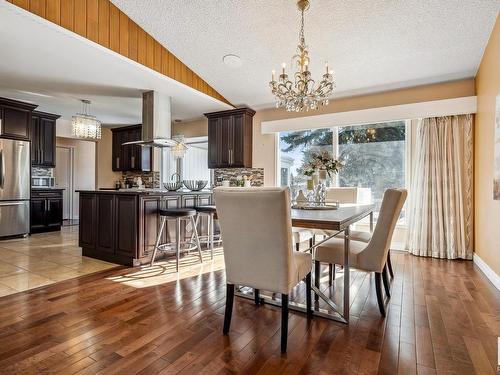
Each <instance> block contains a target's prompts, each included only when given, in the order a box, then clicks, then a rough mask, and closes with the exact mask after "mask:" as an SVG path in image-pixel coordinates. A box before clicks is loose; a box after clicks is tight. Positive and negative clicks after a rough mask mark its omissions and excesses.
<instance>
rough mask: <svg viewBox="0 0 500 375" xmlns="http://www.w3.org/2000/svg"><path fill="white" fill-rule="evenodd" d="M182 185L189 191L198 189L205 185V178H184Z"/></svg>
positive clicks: (206, 182)
mask: <svg viewBox="0 0 500 375" xmlns="http://www.w3.org/2000/svg"><path fill="white" fill-rule="evenodd" d="M183 183H184V186H185V187H186V188H187V189H189V190H191V191H198V190H201V189H203V188H204V187H205V186H207V184H208V181H207V180H184V181H183Z"/></svg>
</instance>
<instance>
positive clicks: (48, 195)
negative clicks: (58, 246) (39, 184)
mask: <svg viewBox="0 0 500 375" xmlns="http://www.w3.org/2000/svg"><path fill="white" fill-rule="evenodd" d="M30 201H31V210H30V211H31V213H30V227H31V233H37V232H49V231H54V230H60V229H61V225H62V221H63V195H62V189H36V190H32V191H31V200H30Z"/></svg>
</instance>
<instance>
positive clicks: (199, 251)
mask: <svg viewBox="0 0 500 375" xmlns="http://www.w3.org/2000/svg"><path fill="white" fill-rule="evenodd" d="M190 220H191V224H192V225H193V232H194V239H195V241H196V246H197V247H198V256H199V257H200V263H203V256H202V255H201V245H200V238H199V237H198V229H197V228H196V223H195V221H194V218H193V217H192V216H191V217H190Z"/></svg>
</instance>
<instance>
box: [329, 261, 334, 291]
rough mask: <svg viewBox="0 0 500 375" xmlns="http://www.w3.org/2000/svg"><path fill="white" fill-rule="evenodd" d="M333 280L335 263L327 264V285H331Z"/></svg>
mask: <svg viewBox="0 0 500 375" xmlns="http://www.w3.org/2000/svg"><path fill="white" fill-rule="evenodd" d="M333 280H335V264H329V265H328V286H332V285H333Z"/></svg>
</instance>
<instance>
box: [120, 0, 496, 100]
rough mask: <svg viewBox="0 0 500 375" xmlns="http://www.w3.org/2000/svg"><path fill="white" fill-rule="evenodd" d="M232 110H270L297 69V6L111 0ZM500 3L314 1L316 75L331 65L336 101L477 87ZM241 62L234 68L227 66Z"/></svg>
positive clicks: (255, 0) (311, 39) (290, 1)
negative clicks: (424, 87)
mask: <svg viewBox="0 0 500 375" xmlns="http://www.w3.org/2000/svg"><path fill="white" fill-rule="evenodd" d="M112 2H113V3H114V4H115V5H116V6H117V7H118V8H120V9H121V10H122V11H123V12H124V13H126V14H127V15H128V16H129V17H131V18H132V19H133V20H134V21H135V22H136V23H137V24H139V25H140V26H141V27H143V28H144V29H145V30H146V31H147V32H148V33H150V34H151V35H152V36H153V37H155V38H156V39H157V40H158V41H159V42H160V43H161V44H163V45H164V46H166V47H167V48H168V49H169V50H170V51H171V52H172V53H174V54H175V55H176V56H177V57H178V58H179V59H180V60H182V61H183V62H184V63H185V64H186V65H188V66H189V67H190V68H191V69H192V70H194V71H195V72H197V73H198V74H199V75H200V76H201V77H203V79H205V80H206V81H207V82H208V83H209V84H210V85H212V86H213V87H214V88H215V89H216V90H217V91H219V92H220V93H221V94H222V95H223V96H224V97H225V98H226V99H228V100H229V101H230V102H231V103H233V104H247V105H250V106H253V107H255V108H259V107H268V106H272V102H273V97H272V95H271V94H270V92H269V89H268V82H269V80H270V78H271V70H272V69H277V70H278V69H279V66H280V64H281V62H286V63H287V64H290V58H291V56H292V55H293V54H294V53H295V47H296V44H297V37H298V28H299V13H298V11H297V8H296V2H295V1H294V0H273V1H269V0H252V1H237V0H218V1H207V0H190V1H185V0H169V1H163V0H148V1H145V0H142V1H139V0H138V1H127V0H112ZM499 7H500V5H499V1H498V0H467V1H459V2H457V1H456V0H429V1H422V0H409V1H387V0H312V1H311V8H310V10H309V11H308V12H307V13H306V42H307V44H308V45H309V47H310V52H311V58H312V69H311V70H312V72H313V74H315V76H316V78H319V76H320V74H322V72H323V69H324V63H325V61H327V60H328V61H329V62H330V66H331V67H332V68H333V70H334V74H335V76H336V83H337V90H336V92H335V95H334V96H348V95H356V94H364V93H371V92H377V91H385V90H390V89H396V88H401V87H409V86H415V85H419V84H426V83H435V82H442V81H449V80H455V79H462V78H469V77H474V76H475V74H476V72H477V69H478V65H479V62H480V60H481V57H482V54H483V51H484V48H485V46H486V43H487V41H488V37H489V35H490V33H491V30H492V28H493V25H494V22H495V19H496V16H497V13H498V11H499ZM226 54H236V55H238V56H240V57H241V59H242V62H243V65H242V66H241V67H239V68H231V67H229V66H227V65H225V64H224V63H223V61H222V58H223V56H224V55H226Z"/></svg>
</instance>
